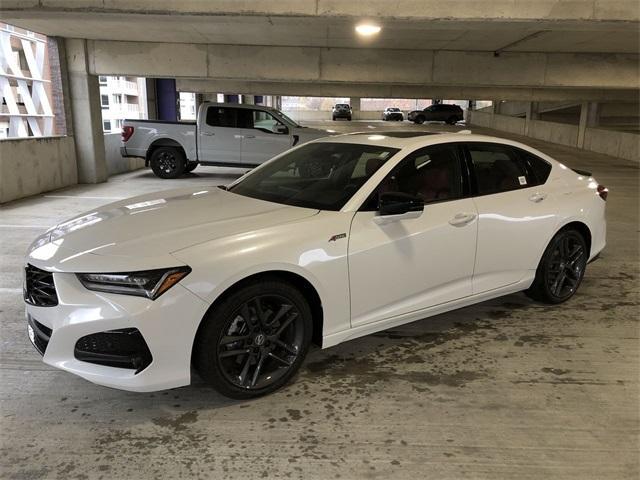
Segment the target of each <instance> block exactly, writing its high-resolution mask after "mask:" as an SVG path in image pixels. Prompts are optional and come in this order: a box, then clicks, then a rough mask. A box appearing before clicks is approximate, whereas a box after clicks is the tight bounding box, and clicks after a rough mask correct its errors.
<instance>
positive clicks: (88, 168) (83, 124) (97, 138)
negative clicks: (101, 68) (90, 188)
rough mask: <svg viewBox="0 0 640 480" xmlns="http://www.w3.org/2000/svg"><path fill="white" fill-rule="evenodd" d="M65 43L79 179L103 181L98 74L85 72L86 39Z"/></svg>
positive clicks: (102, 138)
mask: <svg viewBox="0 0 640 480" xmlns="http://www.w3.org/2000/svg"><path fill="white" fill-rule="evenodd" d="M64 43H65V56H66V63H67V73H68V82H69V100H70V102H69V103H70V104H71V116H72V124H73V138H74V143H75V147H76V161H77V164H78V183H99V182H106V181H107V179H108V178H109V174H108V172H107V162H106V159H105V153H104V134H103V133H102V108H101V107H100V86H99V84H98V77H97V76H95V75H89V73H88V72H89V69H88V56H87V43H86V41H85V40H81V39H75V38H73V39H72V38H68V39H65V42H64Z"/></svg>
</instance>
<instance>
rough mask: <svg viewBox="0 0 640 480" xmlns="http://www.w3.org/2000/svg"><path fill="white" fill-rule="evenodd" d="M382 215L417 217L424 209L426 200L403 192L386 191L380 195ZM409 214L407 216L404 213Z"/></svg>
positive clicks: (379, 206)
mask: <svg viewBox="0 0 640 480" xmlns="http://www.w3.org/2000/svg"><path fill="white" fill-rule="evenodd" d="M378 210H379V211H380V217H389V216H398V215H402V216H403V217H402V218H416V217H419V216H420V214H421V213H422V212H423V211H424V200H423V199H422V198H420V197H416V196H414V195H409V194H408V193H403V192H386V193H383V194H382V195H380V203H379V205H378ZM406 214H412V215H407V216H406V217H405V216H404V215H406Z"/></svg>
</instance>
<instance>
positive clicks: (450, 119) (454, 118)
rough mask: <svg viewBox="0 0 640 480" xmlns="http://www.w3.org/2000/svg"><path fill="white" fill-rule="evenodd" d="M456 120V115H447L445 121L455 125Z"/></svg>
mask: <svg viewBox="0 0 640 480" xmlns="http://www.w3.org/2000/svg"><path fill="white" fill-rule="evenodd" d="M457 122H458V119H457V118H456V117H449V118H447V120H446V123H447V124H448V125H455V124H456V123H457Z"/></svg>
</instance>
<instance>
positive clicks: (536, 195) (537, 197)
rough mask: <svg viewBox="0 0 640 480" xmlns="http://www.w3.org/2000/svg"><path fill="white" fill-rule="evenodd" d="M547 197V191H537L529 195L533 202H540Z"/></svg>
mask: <svg viewBox="0 0 640 480" xmlns="http://www.w3.org/2000/svg"><path fill="white" fill-rule="evenodd" d="M545 198H547V194H546V193H542V192H536V193H534V194H533V195H531V196H530V197H529V200H530V201H532V202H533V203H540V202H541V201H543V200H544V199H545Z"/></svg>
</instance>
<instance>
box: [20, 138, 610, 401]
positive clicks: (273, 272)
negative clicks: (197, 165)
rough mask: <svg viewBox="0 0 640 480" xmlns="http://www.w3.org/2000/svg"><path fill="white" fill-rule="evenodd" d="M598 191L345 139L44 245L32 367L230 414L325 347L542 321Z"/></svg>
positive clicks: (587, 226) (133, 205) (33, 299)
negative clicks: (501, 320)
mask: <svg viewBox="0 0 640 480" xmlns="http://www.w3.org/2000/svg"><path fill="white" fill-rule="evenodd" d="M606 197H607V189H606V188H605V187H603V186H601V185H598V183H597V182H596V181H595V180H594V179H593V178H591V176H590V174H589V173H587V172H581V171H574V170H571V169H569V168H567V167H565V166H564V165H562V164H560V163H558V162H557V161H555V160H553V159H552V158H550V157H548V156H547V155H545V154H543V153H541V152H539V151H537V150H534V149H532V148H530V147H527V146H526V145H522V144H520V143H517V142H512V141H508V140H503V139H499V138H492V137H485V136H479V135H471V134H466V135H465V134H427V133H421V132H395V133H379V134H371V133H362V134H350V135H343V136H338V137H331V138H326V139H320V140H317V141H314V142H311V143H308V144H305V145H302V146H300V147H297V148H294V149H292V150H289V151H287V152H285V153H283V154H281V155H280V156H278V157H276V158H274V159H273V160H271V161H269V162H267V163H265V164H264V165H262V166H260V167H258V168H256V169H255V170H253V171H251V172H249V173H247V174H246V175H244V176H243V177H241V178H240V179H238V180H237V181H235V182H234V183H232V184H231V185H230V186H228V187H210V188H182V189H178V190H171V191H163V192H158V193H155V194H148V195H143V196H139V197H135V198H132V199H128V200H124V201H120V202H116V203H112V204H110V205H106V206H104V207H102V208H99V209H96V210H94V211H91V212H88V213H86V214H84V215H81V216H78V217H76V218H73V219H71V220H69V221H66V222H64V223H61V224H59V225H57V226H55V227H53V228H52V229H50V230H49V231H48V232H47V233H45V234H44V235H43V236H41V237H39V238H38V239H36V241H35V242H34V243H33V245H32V246H31V247H30V249H29V252H28V255H27V258H26V267H25V301H26V304H27V305H26V313H27V321H28V332H29V336H30V338H31V340H32V342H33V343H34V345H35V347H36V348H37V349H38V351H39V352H40V353H41V354H42V355H43V356H44V362H45V363H47V364H49V365H53V366H55V367H58V368H61V369H63V370H67V371H69V372H71V373H75V374H77V375H80V376H81V377H84V378H85V379H87V380H90V381H92V382H95V383H98V384H101V385H107V386H110V387H115V388H121V389H125V390H133V391H153V390H159V389H165V388H172V387H179V386H181V385H187V384H189V383H190V381H191V367H192V366H194V367H195V369H196V370H197V371H198V372H199V374H200V375H201V376H202V377H203V378H204V379H205V380H207V381H208V382H210V383H211V384H212V385H213V386H214V387H215V388H216V389H217V390H218V391H220V392H221V393H223V394H224V395H227V396H229V397H234V398H248V397H254V396H258V395H263V394H265V393H268V392H271V391H274V390H275V389H277V388H279V387H281V386H283V385H285V384H286V383H287V382H288V381H289V380H290V379H291V378H292V377H293V375H294V374H295V373H296V371H297V370H298V369H299V368H300V365H301V364H302V362H303V360H304V357H305V355H306V354H307V351H308V349H309V347H310V344H311V343H312V342H314V343H316V344H319V345H320V346H322V347H323V348H328V347H331V346H333V345H336V344H338V343H340V342H343V341H345V340H350V339H352V338H356V337H360V336H363V335H367V334H370V333H373V332H377V331H379V330H384V329H387V328H390V327H394V326H397V325H400V324H404V323H407V322H412V321H415V320H418V319H423V318H425V317H429V316H432V315H436V314H439V313H442V312H446V311H448V310H452V309H456V308H460V307H464V306H467V305H471V304H474V303H478V302H482V301H484V300H487V299H490V298H494V297H499V296H501V295H507V294H510V293H514V292H519V291H522V290H524V291H525V292H526V293H527V294H528V295H529V296H531V297H532V298H534V299H536V300H539V301H542V302H547V303H560V302H563V301H565V300H567V299H569V298H570V297H571V296H572V295H573V294H574V293H575V292H576V290H577V288H578V286H579V285H580V282H581V280H582V278H583V275H584V272H585V267H586V265H587V262H588V261H589V260H591V259H593V258H594V257H595V256H596V255H597V254H598V253H599V252H600V251H601V250H602V249H603V248H604V246H605V233H606V223H605V200H606Z"/></svg>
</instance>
